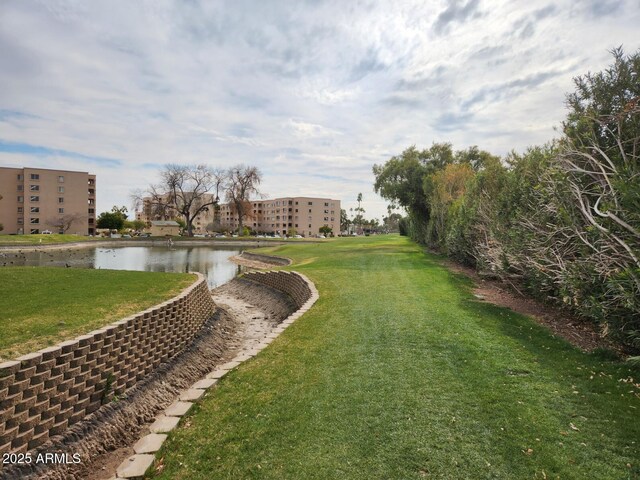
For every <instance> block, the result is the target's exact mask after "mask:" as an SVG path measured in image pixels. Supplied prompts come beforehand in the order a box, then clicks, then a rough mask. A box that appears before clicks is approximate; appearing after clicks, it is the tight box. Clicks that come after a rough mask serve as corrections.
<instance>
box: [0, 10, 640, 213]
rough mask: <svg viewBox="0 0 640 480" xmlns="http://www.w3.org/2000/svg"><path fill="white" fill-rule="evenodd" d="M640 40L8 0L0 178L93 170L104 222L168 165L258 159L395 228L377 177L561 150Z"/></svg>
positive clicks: (558, 30) (601, 32)
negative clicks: (568, 98) (581, 98)
mask: <svg viewBox="0 0 640 480" xmlns="http://www.w3.org/2000/svg"><path fill="white" fill-rule="evenodd" d="M638 25H640V0H626V1H624V0H621V1H616V0H584V1H581V0H555V1H531V0H527V1H520V0H504V1H501V0H463V1H450V2H443V1H430V0H425V1H410V0H403V1H393V0H389V1H360V0H349V1H344V0H337V1H320V0H307V1H298V0H296V1H293V0H287V1H285V0H282V1H268V0H253V1H242V0H235V1H226V2H224V1H209V0H202V1H198V0H175V1H174V0H148V1H143V0H140V1H132V0H104V1H101V0H95V1H90V2H86V1H79V0H46V1H44V0H43V1H35V0H0V166H10V167H22V166H29V167H41V168H55V169H65V170H80V171H88V172H90V173H94V174H96V175H97V183H98V188H97V192H98V203H97V207H98V212H101V211H104V210H110V209H111V207H112V206H113V205H125V206H127V207H130V206H131V199H130V196H131V194H132V192H133V191H135V190H138V189H144V188H146V187H147V186H148V185H149V184H151V183H156V182H157V181H158V173H159V172H160V170H161V169H162V167H163V165H165V164H167V163H179V164H201V163H204V164H208V165H211V166H212V167H218V168H228V167H231V166H233V165H237V164H240V163H242V164H246V165H255V166H257V167H258V168H259V169H260V170H261V171H262V173H263V182H262V184H261V191H262V192H263V194H264V195H265V196H266V197H267V198H269V197H271V198H273V197H279V196H302V195H305V196H321V197H330V198H335V199H339V200H341V201H342V206H343V208H345V209H346V210H347V211H349V209H350V208H354V207H355V206H356V197H357V195H358V193H360V192H361V193H362V194H363V198H364V201H363V207H364V208H365V210H366V213H365V216H366V217H367V218H371V217H376V218H378V219H381V218H382V216H383V215H386V213H387V210H386V206H387V204H388V202H387V201H385V200H383V199H381V198H380V197H378V196H377V195H376V194H375V193H374V191H373V182H374V177H373V174H372V166H373V165H374V164H382V163H384V162H385V161H386V160H388V159H389V158H391V157H392V156H394V155H398V154H400V153H401V152H402V151H403V150H404V149H406V148H407V147H410V146H412V145H415V146H417V147H418V148H425V147H428V146H430V145H431V144H432V143H433V142H451V143H452V144H453V146H454V148H455V149H463V148H467V147H469V146H472V145H477V146H478V147H480V148H482V149H485V150H488V151H490V152H492V153H494V154H497V155H504V154H506V153H507V152H509V151H511V150H516V151H523V150H524V149H525V148H526V147H528V146H531V145H539V144H542V143H545V142H547V141H549V140H551V139H552V138H554V137H557V136H558V133H557V130H556V129H557V128H558V127H559V126H560V125H561V122H562V120H563V118H564V117H565V115H566V109H565V105H564V99H565V95H566V93H568V92H571V91H572V90H573V80H572V79H573V78H574V77H576V76H578V75H583V74H585V73H587V72H590V71H591V72H596V71H600V70H602V69H604V68H606V67H607V66H608V65H609V64H610V63H611V59H612V57H611V55H610V53H609V51H610V50H611V49H613V48H615V47H617V46H620V45H622V46H623V47H624V48H625V50H626V51H627V52H629V53H630V52H633V51H636V50H637V49H638V48H640V33H639V31H640V30H639V29H638Z"/></svg>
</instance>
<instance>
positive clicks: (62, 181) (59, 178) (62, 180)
mask: <svg viewBox="0 0 640 480" xmlns="http://www.w3.org/2000/svg"><path fill="white" fill-rule="evenodd" d="M58 182H59V183H64V176H62V175H59V176H58Z"/></svg>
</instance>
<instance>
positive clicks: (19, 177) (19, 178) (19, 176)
mask: <svg viewBox="0 0 640 480" xmlns="http://www.w3.org/2000/svg"><path fill="white" fill-rule="evenodd" d="M23 179H24V177H23V176H22V174H21V173H19V174H18V181H21V180H23Z"/></svg>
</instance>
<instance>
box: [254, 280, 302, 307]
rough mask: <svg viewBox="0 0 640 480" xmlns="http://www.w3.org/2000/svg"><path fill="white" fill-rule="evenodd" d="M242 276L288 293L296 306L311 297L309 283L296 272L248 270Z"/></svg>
mask: <svg viewBox="0 0 640 480" xmlns="http://www.w3.org/2000/svg"><path fill="white" fill-rule="evenodd" d="M242 278H244V279H247V280H251V281H253V282H258V283H261V284H263V285H266V286H268V287H271V288H275V289H276V290H280V291H281V292H284V293H286V294H288V295H289V296H290V297H291V298H292V299H293V301H294V302H295V304H296V307H297V308H300V307H302V306H303V305H304V304H305V302H306V301H307V300H309V298H311V289H310V288H309V285H308V284H307V282H306V281H305V280H304V279H303V278H302V277H301V276H300V274H298V273H297V272H284V271H277V272H248V273H245V274H244V275H243V276H242Z"/></svg>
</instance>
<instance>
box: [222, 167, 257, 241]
mask: <svg viewBox="0 0 640 480" xmlns="http://www.w3.org/2000/svg"><path fill="white" fill-rule="evenodd" d="M228 179H229V183H228V186H227V191H226V194H227V195H226V196H227V200H228V201H229V202H230V203H231V204H232V208H233V210H234V212H235V213H236V214H237V215H238V235H241V234H242V222H243V220H244V218H245V217H247V216H249V215H250V214H251V203H249V198H250V197H251V195H252V194H253V195H260V191H259V190H258V185H260V182H261V181H262V173H261V172H260V170H258V167H249V166H246V165H236V166H235V167H232V168H230V169H229V172H228Z"/></svg>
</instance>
